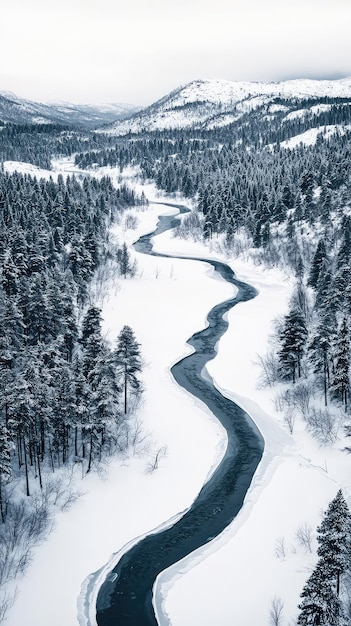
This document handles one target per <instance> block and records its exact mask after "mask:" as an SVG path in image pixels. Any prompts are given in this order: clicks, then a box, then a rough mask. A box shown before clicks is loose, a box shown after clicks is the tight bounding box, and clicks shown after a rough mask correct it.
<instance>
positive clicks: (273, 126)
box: [0, 96, 351, 626]
mask: <svg viewBox="0 0 351 626" xmlns="http://www.w3.org/2000/svg"><path fill="white" fill-rule="evenodd" d="M273 106H274V107H275V109H274V111H275V113H274V114H273V113H272V112H270V110H269V109H268V108H267V105H266V104H262V105H261V106H257V107H256V108H252V109H251V110H248V111H247V112H246V113H244V114H242V115H240V116H238V119H237V120H235V121H232V122H231V123H230V124H228V125H218V126H215V125H214V126H213V127H210V126H207V127H205V126H203V127H201V125H196V124H194V125H193V126H186V127H184V128H176V129H163V130H162V129H160V130H148V131H143V132H140V133H136V132H129V133H127V134H124V135H120V136H119V135H117V134H113V133H109V132H105V131H106V129H105V130H104V128H102V129H99V130H98V132H97V131H96V129H95V130H91V129H83V128H81V127H78V126H70V127H69V126H67V125H61V124H58V123H55V124H43V123H40V124H34V123H33V124H32V123H27V124H16V123H13V122H12V123H5V122H1V121H0V124H1V126H0V159H1V162H2V163H3V164H4V163H5V162H7V161H18V162H22V163H23V162H25V163H30V164H32V165H34V166H37V167H40V168H45V169H46V170H49V171H50V170H52V167H53V166H52V163H53V161H54V160H57V159H63V158H68V157H69V158H70V159H72V161H74V164H75V166H76V167H77V168H79V169H78V170H77V171H78V172H79V173H78V174H77V173H72V174H69V175H67V176H66V177H64V176H63V175H62V174H59V175H58V177H57V178H55V177H54V176H52V177H49V178H46V179H44V178H40V177H39V178H37V177H35V176H32V175H30V174H26V173H21V171H20V169H19V170H18V171H15V172H14V173H9V172H8V171H7V170H6V168H5V167H4V165H2V168H1V171H0V586H1V585H2V584H5V583H6V581H8V580H12V579H13V578H14V577H15V576H16V575H17V574H18V573H20V572H23V571H24V570H25V569H26V567H27V563H28V562H29V560H30V555H29V553H28V551H26V550H25V549H24V548H23V549H22V550H19V551H18V550H17V548H18V545H19V544H21V545H22V546H24V545H29V544H31V545H35V544H36V543H38V542H39V541H40V540H41V539H42V538H43V537H45V536H46V534H47V532H48V530H49V526H50V523H51V522H50V519H51V518H50V515H51V514H50V510H49V507H48V506H47V504H48V501H49V500H50V497H51V495H50V493H48V491H49V492H51V494H56V495H55V498H57V499H59V498H60V497H61V496H60V494H59V490H60V487H59V486H58V483H57V482H56V483H55V477H56V472H57V470H58V469H60V468H63V467H64V466H67V467H68V468H69V467H71V466H72V465H74V464H80V466H82V469H83V471H84V472H86V473H89V472H91V471H98V468H99V464H101V463H103V460H104V458H106V457H108V456H109V455H112V454H116V453H118V454H120V453H122V452H123V451H124V450H126V449H127V448H128V446H130V445H131V434H130V433H131V431H132V428H133V426H132V424H133V411H134V408H135V406H136V405H137V402H138V401H139V400H140V398H141V396H142V393H143V388H144V385H143V367H144V364H143V358H142V351H143V347H142V345H141V344H140V343H139V340H138V337H137V336H136V333H135V332H134V330H133V328H131V326H129V325H125V326H124V327H123V328H122V329H121V332H120V334H119V336H118V339H117V342H116V343H115V344H114V345H111V344H110V343H109V341H108V340H107V339H106V337H104V334H103V332H102V326H101V310H100V308H99V306H98V305H97V303H96V301H95V299H94V295H93V294H94V289H93V285H94V284H96V282H97V281H99V280H103V278H101V277H103V276H104V268H106V267H107V266H109V267H112V268H113V271H114V272H116V274H118V276H119V277H120V279H121V280H126V279H128V280H130V281H132V280H133V277H134V275H135V271H136V268H135V264H134V263H133V258H132V256H131V254H130V251H129V250H128V248H127V246H126V245H125V244H124V242H123V241H119V242H116V241H115V240H114V239H113V238H112V237H111V228H112V227H113V225H114V223H115V222H116V221H117V220H118V219H119V218H120V216H122V215H123V213H124V212H125V211H126V209H128V208H130V207H145V206H146V205H147V202H148V200H147V199H146V197H145V195H144V194H139V193H137V192H136V191H135V190H134V189H133V187H132V186H128V183H126V182H124V180H123V172H124V171H125V169H126V168H129V169H131V170H132V171H134V172H135V176H137V177H138V178H139V180H140V181H141V182H150V181H152V182H153V183H154V184H155V185H156V186H157V188H158V189H159V190H160V191H162V192H164V193H165V194H168V197H169V198H171V199H172V198H178V200H179V198H185V199H186V201H187V202H188V204H189V205H191V207H192V209H191V211H190V212H189V213H187V214H186V216H185V217H184V218H183V219H182V221H181V222H180V225H179V226H178V228H177V236H178V237H181V238H184V239H187V240H189V241H192V240H193V241H201V242H205V244H206V245H208V246H209V247H210V246H216V245H217V246H220V249H221V251H222V252H223V253H224V254H225V255H226V257H227V258H229V259H235V258H238V257H239V256H240V255H241V256H242V257H244V258H245V257H246V258H249V259H250V260H251V261H253V262H254V263H255V264H256V265H260V266H263V267H266V268H272V267H277V268H280V269H283V270H284V271H285V272H286V273H287V274H288V275H289V276H290V278H291V281H292V285H293V288H292V290H291V298H290V302H289V309H288V311H287V312H286V314H285V315H284V316H281V317H279V318H277V319H276V320H275V321H274V324H273V329H272V336H271V346H272V348H271V350H270V351H269V352H268V353H266V354H260V355H259V356H258V360H259V371H260V373H259V384H260V385H261V386H262V387H265V388H268V389H270V390H272V393H273V392H274V393H276V408H277V410H278V411H279V412H280V414H281V416H282V420H283V421H284V423H285V425H286V426H287V429H288V431H289V432H290V433H293V431H294V423H295V419H296V416H297V415H300V417H301V416H302V417H303V420H304V423H305V428H306V430H307V431H308V432H309V433H310V434H312V436H313V437H314V438H315V440H316V441H317V442H318V444H319V445H321V446H325V445H332V444H333V443H334V442H335V440H336V437H337V434H336V433H337V426H338V427H339V426H340V423H341V424H342V429H343V432H344V434H345V435H346V437H347V438H349V437H350V446H346V447H345V448H344V450H343V454H345V455H348V454H350V452H351V421H350V412H351V393H350V392H351V388H350V382H351V372H350V342H351V336H350V333H351V98H330V97H326V96H323V97H315V98H312V97H311V98H309V99H307V98H306V99H301V98H298V97H296V98H290V99H285V98H284V97H283V96H282V97H275V98H274V99H273V100H272V101H271V102H270V107H271V111H272V110H273V108H272V107H273ZM188 108H189V107H188ZM301 109H304V110H307V111H309V112H308V113H307V114H306V115H304V116H301V115H300V116H299V115H293V113H294V112H296V111H299V110H301ZM287 111H289V112H290V115H287ZM182 112H183V113H184V116H186V115H187V107H184V110H183V111H182ZM329 127H333V128H334V129H335V130H334V132H332V133H330V134H327V133H323V132H320V134H318V136H317V139H316V141H314V142H312V141H311V142H303V141H301V142H299V143H297V144H296V145H294V144H293V143H291V139H292V138H294V137H296V136H297V135H301V134H303V133H306V132H308V131H312V130H313V129H321V131H323V129H325V128H329ZM102 167H103V168H108V167H111V168H119V171H120V173H121V182H120V184H118V185H115V184H113V182H112V180H111V178H110V177H109V176H108V175H106V176H105V175H104V176H102V177H97V176H95V173H96V171H97V170H98V169H99V168H102ZM48 485H49V487H48ZM55 485H56V486H55ZM45 490H46V491H45ZM20 492H21V494H22V495H21V496H19V493H20ZM40 492H42V494H43V493H44V492H45V493H46V496H45V497H44V496H43V495H42V496H41V497H40V495H38V494H40ZM33 495H34V498H33ZM344 496H345V494H343V492H342V490H339V491H338V492H337V490H336V495H335V498H334V499H333V500H332V501H331V502H330V504H329V508H328V510H326V511H325V512H324V513H323V515H324V517H323V520H322V522H321V524H320V526H319V527H318V529H316V533H317V543H318V561H317V565H316V567H315V569H314V570H313V571H312V573H311V575H310V576H309V578H308V579H307V581H306V584H305V586H304V588H303V589H302V590H301V597H300V604H299V607H298V610H299V616H298V619H297V622H296V623H297V624H299V625H306V626H307V625H309V624H310V625H320V626H346V625H347V624H350V623H351V593H350V588H351V513H350V510H349V507H348V504H347V502H346V499H345V497H344ZM75 497H76V494H75V493H74V492H73V493H70V494H69V495H68V496H67V502H66V501H65V498H64V497H62V502H64V501H65V502H66V504H67V506H68V505H69V504H70V503H71V501H72V502H73V501H74V499H75ZM77 497H78V495H77ZM302 540H303V541H304V542H305V545H308V533H307V534H306V533H305V535H304V537H303V538H302ZM5 613H6V600H5V601H3V606H2V608H1V609H0V620H1V618H2V617H4V615H5ZM280 613H281V608H280V607H279V603H277V602H275V603H273V604H272V610H271V622H270V623H271V624H273V625H274V624H276V625H279V624H281V623H282V621H281V615H280ZM250 626H251V625H250Z"/></svg>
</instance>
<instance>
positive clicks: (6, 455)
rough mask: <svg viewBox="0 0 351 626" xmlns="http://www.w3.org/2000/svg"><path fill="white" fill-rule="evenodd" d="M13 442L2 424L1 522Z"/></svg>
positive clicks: (0, 440) (0, 470)
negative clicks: (4, 488) (4, 485)
mask: <svg viewBox="0 0 351 626" xmlns="http://www.w3.org/2000/svg"><path fill="white" fill-rule="evenodd" d="M12 447H13V446H12V442H11V440H10V436H9V432H8V430H7V428H6V426H4V425H3V424H1V423H0V515H1V521H2V523H4V521H5V511H4V499H3V484H4V483H5V482H6V481H7V480H9V478H10V476H11V473H12V468H11V449H12Z"/></svg>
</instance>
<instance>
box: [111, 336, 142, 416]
mask: <svg viewBox="0 0 351 626" xmlns="http://www.w3.org/2000/svg"><path fill="white" fill-rule="evenodd" d="M114 360H115V363H116V367H117V371H118V372H120V374H121V376H122V380H123V390H124V413H127V406H128V393H129V391H131V392H133V393H134V394H138V393H139V392H140V391H141V382H140V380H139V379H138V377H137V374H138V373H139V372H141V370H142V365H141V354H140V344H139V343H138V342H137V341H136V338H135V335H134V332H133V330H132V329H131V328H130V326H123V328H122V330H121V332H120V333H119V335H118V338H117V346H116V349H115V351H114Z"/></svg>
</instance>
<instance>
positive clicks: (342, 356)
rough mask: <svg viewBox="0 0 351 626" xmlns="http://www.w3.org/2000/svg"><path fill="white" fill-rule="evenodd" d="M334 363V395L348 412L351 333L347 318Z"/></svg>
mask: <svg viewBox="0 0 351 626" xmlns="http://www.w3.org/2000/svg"><path fill="white" fill-rule="evenodd" d="M334 361H335V368H334V373H333V380H332V393H333V395H334V396H335V397H336V398H338V399H340V400H341V402H343V404H344V407H345V411H347V407H348V398H349V394H350V333H349V327H348V322H347V319H346V318H344V319H343V321H342V323H341V326H340V329H339V333H338V338H337V343H336V346H335V349H334Z"/></svg>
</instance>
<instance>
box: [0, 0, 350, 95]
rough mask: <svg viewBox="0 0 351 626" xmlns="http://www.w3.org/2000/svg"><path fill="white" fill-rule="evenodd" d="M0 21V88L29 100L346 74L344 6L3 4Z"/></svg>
mask: <svg viewBox="0 0 351 626" xmlns="http://www.w3.org/2000/svg"><path fill="white" fill-rule="evenodd" d="M0 17H1V25H2V28H1V35H0V90H8V91H13V92H14V93H16V94H17V95H19V96H23V97H27V98H29V99H33V100H40V101H47V100H58V99H59V100H69V101H75V102H96V103H98V102H129V103H132V104H140V105H147V104H151V102H153V101H155V100H157V99H158V98H160V97H162V96H163V95H165V94H166V93H168V92H169V91H171V90H172V89H174V88H176V87H178V86H179V85H181V84H184V83H187V82H189V81H191V80H193V79H196V78H218V79H225V80H250V81H251V80H256V81H257V80H264V81H269V80H282V79H287V78H296V77H309V78H340V77H343V76H350V75H351V0H268V1H267V0H266V1H265V0H211V1H209V0H59V1H57V0H2V1H1V11H0Z"/></svg>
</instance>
